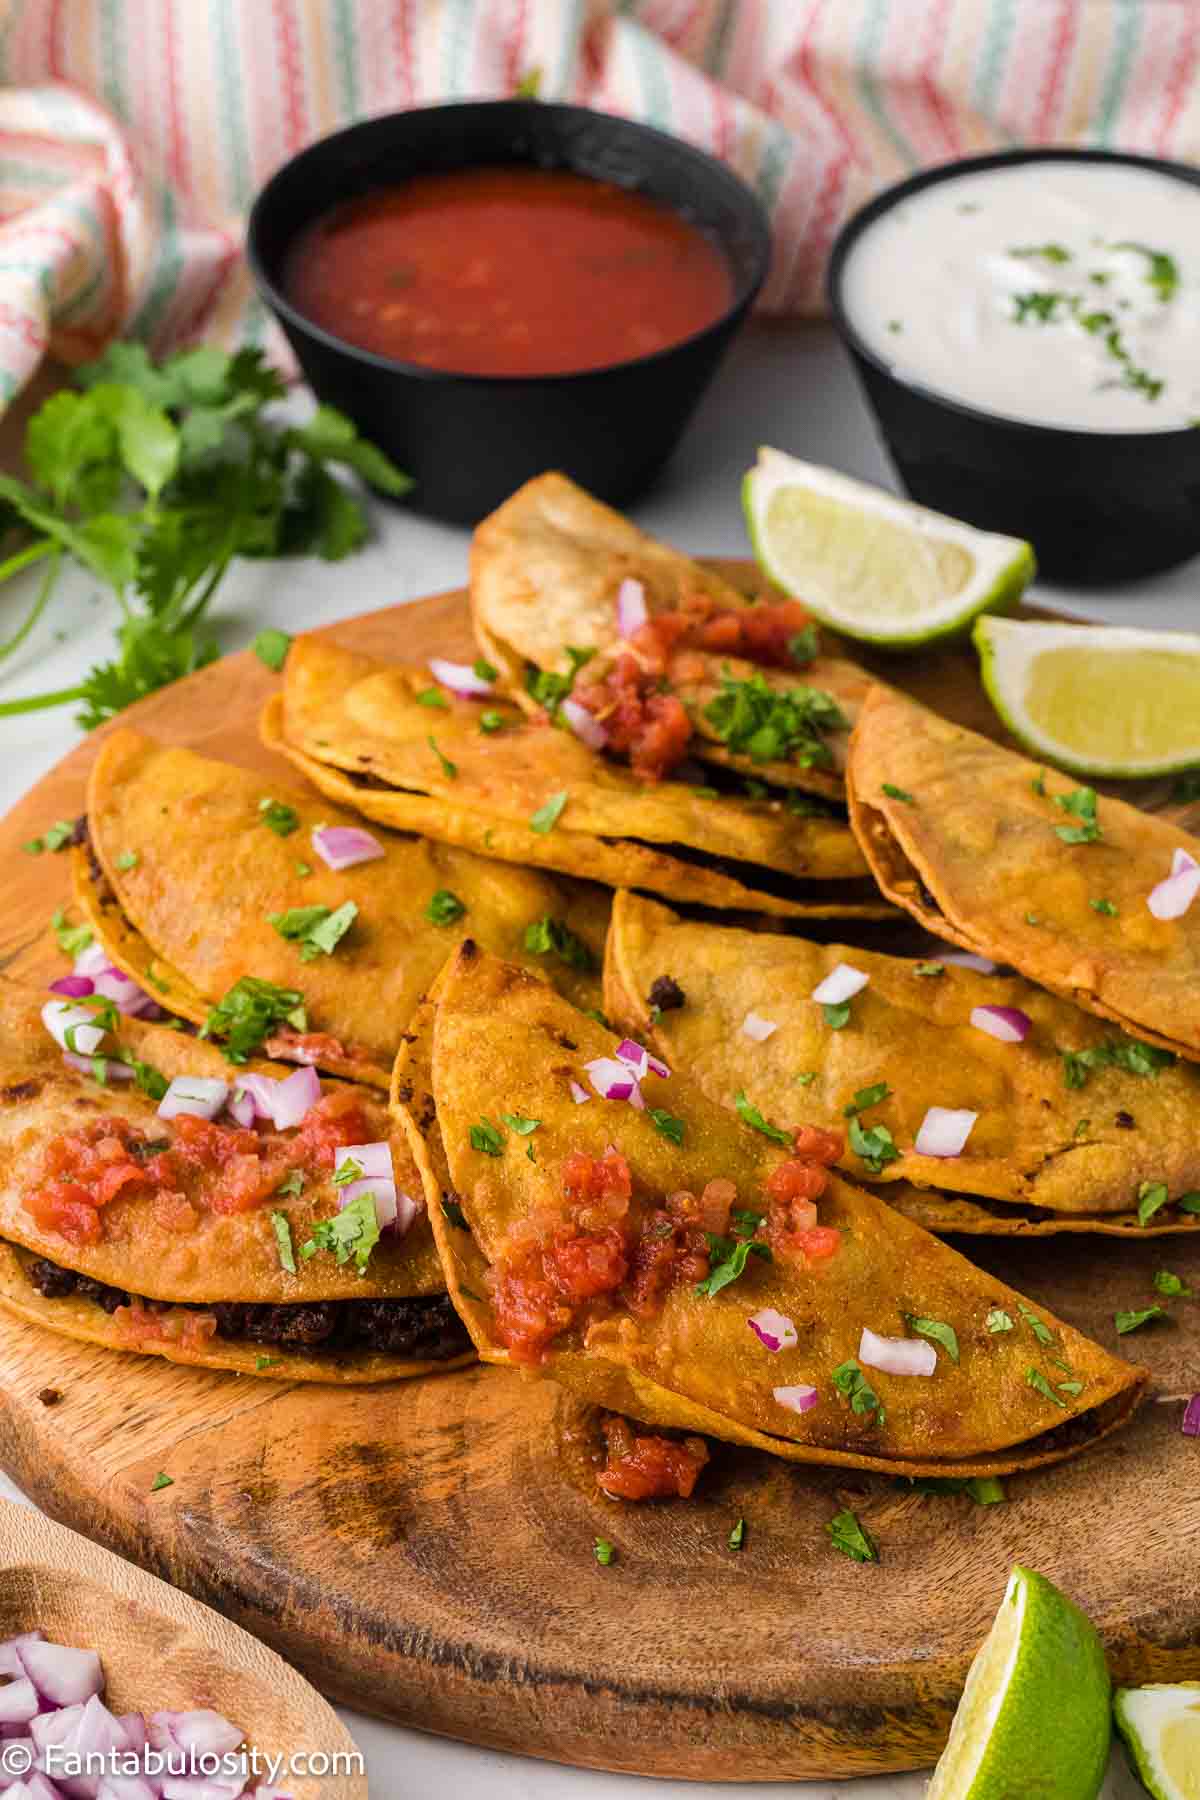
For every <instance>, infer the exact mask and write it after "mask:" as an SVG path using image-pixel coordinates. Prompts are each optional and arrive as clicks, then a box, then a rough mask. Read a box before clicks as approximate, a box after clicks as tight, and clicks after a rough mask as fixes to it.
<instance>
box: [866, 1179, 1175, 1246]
mask: <svg viewBox="0 0 1200 1800" xmlns="http://www.w3.org/2000/svg"><path fill="white" fill-rule="evenodd" d="M1157 1186H1158V1184H1155V1183H1151V1184H1148V1191H1149V1193H1150V1195H1151V1198H1152V1199H1154V1198H1156V1197H1157V1194H1156V1189H1157ZM880 1191H881V1193H882V1195H883V1198H884V1199H885V1200H886V1201H887V1203H888V1205H889V1206H894V1207H895V1208H896V1210H897V1212H902V1213H903V1214H904V1215H905V1217H906V1218H909V1219H912V1220H913V1221H914V1222H915V1223H916V1224H917V1225H923V1226H924V1227H925V1230H926V1231H936V1232H937V1234H938V1236H939V1237H1020V1238H1024V1237H1060V1236H1063V1235H1068V1236H1084V1235H1086V1236H1091V1237H1119V1238H1146V1237H1170V1236H1172V1235H1178V1233H1180V1232H1191V1231H1197V1230H1200V1218H1198V1217H1197V1214H1198V1213H1200V1193H1195V1194H1185V1195H1183V1196H1182V1198H1183V1199H1184V1200H1185V1201H1186V1202H1188V1203H1189V1204H1188V1205H1186V1206H1179V1205H1172V1206H1164V1207H1162V1208H1161V1209H1159V1208H1157V1207H1155V1208H1154V1210H1153V1211H1150V1212H1148V1214H1147V1216H1146V1219H1145V1223H1143V1222H1142V1218H1141V1217H1140V1215H1139V1214H1138V1213H1136V1212H1122V1213H1063V1212H1049V1211H1047V1209H1046V1208H1045V1207H1041V1206H1013V1205H1011V1204H1010V1203H1009V1202H1007V1201H1004V1200H981V1199H980V1198H979V1197H978V1196H972V1197H971V1198H968V1197H967V1196H966V1195H965V1194H945V1193H941V1192H940V1191H939V1190H938V1189H937V1188H919V1187H914V1186H913V1185H912V1183H911V1182H908V1181H895V1182H892V1183H891V1185H890V1186H889V1187H886V1188H883V1189H881V1190H880ZM1193 1208H1194V1209H1195V1210H1192V1209H1193Z"/></svg>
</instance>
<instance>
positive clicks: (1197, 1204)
mask: <svg viewBox="0 0 1200 1800" xmlns="http://www.w3.org/2000/svg"><path fill="white" fill-rule="evenodd" d="M1175 1205H1176V1207H1177V1208H1178V1209H1179V1211H1180V1212H1182V1213H1200V1193H1190V1194H1180V1196H1179V1198H1178V1200H1177V1201H1176V1202H1175Z"/></svg>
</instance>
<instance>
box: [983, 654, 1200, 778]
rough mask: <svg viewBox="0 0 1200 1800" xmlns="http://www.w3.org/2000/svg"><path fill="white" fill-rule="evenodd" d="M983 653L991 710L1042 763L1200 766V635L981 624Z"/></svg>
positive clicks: (1089, 771)
mask: <svg viewBox="0 0 1200 1800" xmlns="http://www.w3.org/2000/svg"><path fill="white" fill-rule="evenodd" d="M975 646H976V648H977V650H978V651H979V659H980V665H981V668H980V673H981V674H982V676H983V685H984V687H985V688H986V689H987V691H988V696H989V698H990V699H991V702H992V705H993V706H994V707H995V708H996V711H997V712H998V713H999V714H1000V717H1001V718H1002V719H1003V720H1004V723H1005V724H1006V725H1007V726H1008V728H1009V730H1010V731H1011V732H1012V734H1013V736H1014V737H1017V738H1019V739H1020V740H1021V742H1022V743H1023V744H1024V745H1025V747H1026V749H1027V750H1030V751H1032V753H1033V754H1034V755H1035V756H1038V757H1044V758H1045V759H1046V761H1047V762H1052V763H1058V764H1059V765H1061V767H1062V768H1064V769H1070V770H1071V771H1072V772H1073V773H1076V774H1079V775H1117V776H1121V775H1127V776H1135V775H1169V774H1173V773H1175V772H1176V771H1177V770H1179V769H1186V768H1188V767H1190V766H1191V765H1192V764H1193V763H1200V637H1193V636H1191V635H1190V634H1188V633H1186V632H1182V631H1134V630H1132V629H1129V630H1127V629H1125V628H1124V627H1118V626H1114V625H1055V624H1048V625H1040V624H1032V623H1026V622H1024V621H1021V620H1018V619H980V620H978V622H977V623H976V626H975Z"/></svg>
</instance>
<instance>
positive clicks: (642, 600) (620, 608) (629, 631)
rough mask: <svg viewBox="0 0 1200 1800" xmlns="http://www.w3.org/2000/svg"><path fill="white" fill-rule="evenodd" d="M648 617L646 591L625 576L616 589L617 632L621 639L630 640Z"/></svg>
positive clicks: (637, 582) (629, 577)
mask: <svg viewBox="0 0 1200 1800" xmlns="http://www.w3.org/2000/svg"><path fill="white" fill-rule="evenodd" d="M648 617H649V614H648V612H647V610H646V590H645V588H644V587H643V586H642V584H641V582H640V581H635V580H634V578H633V576H632V575H627V576H626V577H625V579H624V581H623V582H622V583H621V585H620V587H619V588H618V589H617V630H618V632H619V633H620V635H621V636H622V637H623V638H631V637H632V636H633V634H634V632H635V631H640V630H641V628H642V626H643V625H644V624H645V623H646V620H647V618H648Z"/></svg>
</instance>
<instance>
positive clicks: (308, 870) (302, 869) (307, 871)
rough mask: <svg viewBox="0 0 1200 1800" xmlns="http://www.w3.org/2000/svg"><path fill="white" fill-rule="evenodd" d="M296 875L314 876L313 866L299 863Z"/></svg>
mask: <svg viewBox="0 0 1200 1800" xmlns="http://www.w3.org/2000/svg"><path fill="white" fill-rule="evenodd" d="M296 873H297V875H311V874H312V864H311V863H306V862H298V863H297V864H296Z"/></svg>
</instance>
